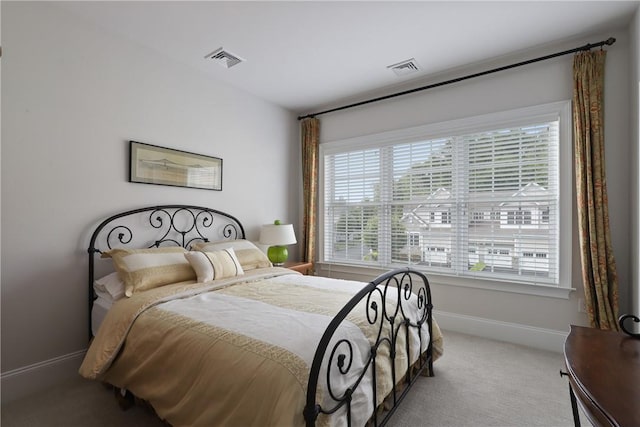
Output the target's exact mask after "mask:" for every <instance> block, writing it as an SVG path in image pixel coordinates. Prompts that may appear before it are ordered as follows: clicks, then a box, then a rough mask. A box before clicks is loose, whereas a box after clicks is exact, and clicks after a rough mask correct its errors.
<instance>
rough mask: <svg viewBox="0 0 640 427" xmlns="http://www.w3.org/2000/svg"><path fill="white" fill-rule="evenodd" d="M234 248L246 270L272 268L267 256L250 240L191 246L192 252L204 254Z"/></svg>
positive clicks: (202, 243)
mask: <svg viewBox="0 0 640 427" xmlns="http://www.w3.org/2000/svg"><path fill="white" fill-rule="evenodd" d="M230 248H232V249H233V250H234V251H235V253H236V257H237V258H238V260H239V261H240V265H241V266H242V268H243V269H244V270H253V269H254V268H264V267H272V264H271V261H269V258H267V255H266V254H265V253H264V252H262V251H261V250H260V249H258V247H257V246H256V245H254V244H253V243H252V242H250V241H249V240H245V239H238V240H222V241H219V242H200V243H195V244H194V245H192V246H191V249H192V250H196V251H202V252H212V251H219V250H222V249H230Z"/></svg>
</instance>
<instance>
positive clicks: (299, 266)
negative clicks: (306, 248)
mask: <svg viewBox="0 0 640 427" xmlns="http://www.w3.org/2000/svg"><path fill="white" fill-rule="evenodd" d="M283 267H284V268H288V269H290V270H293V271H297V272H298V273H302V274H304V275H309V274H310V273H311V272H312V271H313V263H312V262H299V261H297V262H296V261H287V262H285V263H284V265H283Z"/></svg>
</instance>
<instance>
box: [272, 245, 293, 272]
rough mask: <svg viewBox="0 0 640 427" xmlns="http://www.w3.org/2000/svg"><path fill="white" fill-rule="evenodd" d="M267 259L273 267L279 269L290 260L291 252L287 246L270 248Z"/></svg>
mask: <svg viewBox="0 0 640 427" xmlns="http://www.w3.org/2000/svg"><path fill="white" fill-rule="evenodd" d="M267 258H269V261H271V263H272V264H273V265H275V266H276V267H279V266H282V265H283V264H284V263H285V261H286V260H287V258H289V251H288V250H287V247H286V246H270V247H269V249H267Z"/></svg>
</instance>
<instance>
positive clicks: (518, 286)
mask: <svg viewBox="0 0 640 427" xmlns="http://www.w3.org/2000/svg"><path fill="white" fill-rule="evenodd" d="M387 271H389V270H388V269H383V268H380V267H374V266H371V267H363V266H355V265H349V264H336V263H327V262H317V263H316V274H318V275H319V276H327V277H337V278H346V279H349V280H360V281H363V282H369V281H371V280H373V279H375V278H376V277H377V276H379V275H381V274H383V273H386V272H387ZM422 273H424V274H425V275H426V276H427V279H429V283H430V284H431V285H442V286H460V287H465V288H473V289H485V290H491V291H498V292H510V293H516V294H524V295H535V296H542V297H549V298H560V299H569V294H570V293H571V291H575V289H574V288H561V287H556V286H545V285H532V284H527V283H516V282H506V281H498V280H484V279H470V278H467V277H452V276H444V275H441V274H437V273H433V272H425V271H422Z"/></svg>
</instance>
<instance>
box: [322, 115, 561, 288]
mask: <svg viewBox="0 0 640 427" xmlns="http://www.w3.org/2000/svg"><path fill="white" fill-rule="evenodd" d="M554 108H555V109H554ZM554 108H549V110H550V111H548V112H545V114H540V113H539V112H538V110H536V113H535V114H533V113H532V112H531V111H529V110H526V109H525V110H523V111H518V112H516V113H511V114H507V115H505V114H496V115H493V116H492V117H493V119H494V122H491V121H489V122H487V121H485V120H473V119H468V120H466V121H465V120H462V121H457V122H456V123H455V127H453V128H452V129H451V131H450V132H443V131H442V129H443V128H445V126H442V125H440V126H437V127H433V126H425V127H423V128H420V130H421V131H423V132H416V131H415V130H410V131H407V135H408V136H407V135H402V133H395V135H397V136H398V138H397V139H398V141H397V142H394V141H389V138H386V137H385V138H375V136H374V137H363V138H361V139H358V140H357V141H356V142H354V141H347V142H340V141H338V142H336V143H328V144H323V146H322V147H321V155H322V163H323V164H322V168H321V182H322V184H321V186H322V188H321V190H322V197H323V210H322V212H321V214H322V215H321V228H322V234H321V238H322V249H323V250H322V253H321V260H320V261H321V262H325V263H340V264H352V265H359V266H363V265H364V266H367V265H374V266H380V267H385V268H390V267H397V266H403V265H411V266H413V267H414V268H417V269H422V270H424V271H427V272H429V271H432V272H437V273H438V274H444V275H453V276H458V277H460V276H467V277H469V278H474V277H475V278H499V279H504V280H514V281H518V282H525V283H527V282H529V283H534V284H544V285H556V286H558V285H559V277H560V274H559V270H560V254H561V250H560V238H559V224H560V218H561V212H560V202H559V200H560V187H561V186H560V182H559V176H560V174H559V161H560V150H559V145H560V132H559V126H560V120H561V114H560V113H559V112H558V110H559V107H557V106H554ZM485 119H486V118H485ZM431 129H437V131H433V132H432V133H431V132H430V130H431ZM416 134H417V135H416Z"/></svg>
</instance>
